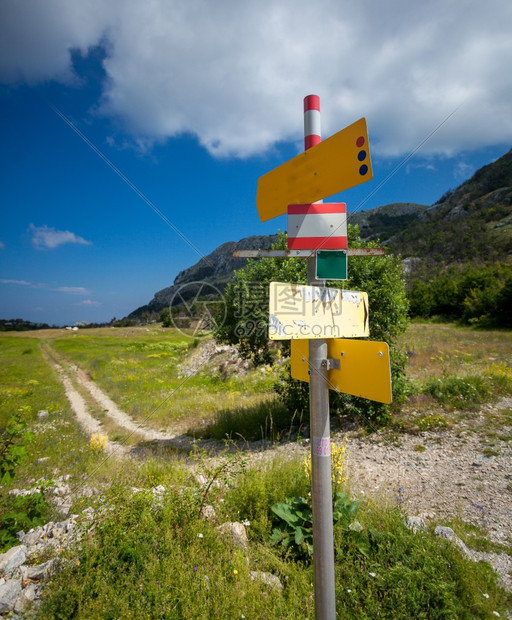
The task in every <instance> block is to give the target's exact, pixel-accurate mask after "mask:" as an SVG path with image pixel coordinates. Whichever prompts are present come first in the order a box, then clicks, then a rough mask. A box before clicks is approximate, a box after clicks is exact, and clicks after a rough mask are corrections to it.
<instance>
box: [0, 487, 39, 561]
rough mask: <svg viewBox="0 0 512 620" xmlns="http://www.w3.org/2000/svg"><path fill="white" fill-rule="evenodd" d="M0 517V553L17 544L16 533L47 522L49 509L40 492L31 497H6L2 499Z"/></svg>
mask: <svg viewBox="0 0 512 620" xmlns="http://www.w3.org/2000/svg"><path fill="white" fill-rule="evenodd" d="M2 504H3V505H2V510H1V513H2V514H1V516H0V553H1V552H3V551H6V550H7V549H10V548H11V547H13V546H15V545H17V544H19V542H18V537H17V533H18V532H19V531H20V530H23V531H24V532H27V531H28V530H30V529H31V528H34V527H38V526H39V525H43V524H44V523H46V522H47V521H48V518H49V516H50V508H49V506H48V503H47V502H46V499H45V497H44V495H43V493H41V492H37V493H32V494H31V495H25V496H16V497H14V499H13V498H12V496H8V497H7V498H4V499H3V502H2Z"/></svg>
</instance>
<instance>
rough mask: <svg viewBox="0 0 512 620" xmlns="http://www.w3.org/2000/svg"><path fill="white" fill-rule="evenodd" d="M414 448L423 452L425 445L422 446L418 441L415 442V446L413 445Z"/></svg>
mask: <svg viewBox="0 0 512 620" xmlns="http://www.w3.org/2000/svg"><path fill="white" fill-rule="evenodd" d="M414 450H415V451H416V452H425V450H426V448H425V446H424V445H422V444H420V443H419V444H417V445H415V446H414Z"/></svg>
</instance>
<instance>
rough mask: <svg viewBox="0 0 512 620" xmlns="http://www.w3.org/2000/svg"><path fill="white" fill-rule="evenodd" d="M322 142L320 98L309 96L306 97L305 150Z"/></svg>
mask: <svg viewBox="0 0 512 620" xmlns="http://www.w3.org/2000/svg"><path fill="white" fill-rule="evenodd" d="M321 141H322V130H321V125H320V97H319V96H318V95H308V96H307V97H304V150H305V151H307V150H308V149H310V148H311V147H312V146H315V145H317V144H318V143H319V142H321Z"/></svg>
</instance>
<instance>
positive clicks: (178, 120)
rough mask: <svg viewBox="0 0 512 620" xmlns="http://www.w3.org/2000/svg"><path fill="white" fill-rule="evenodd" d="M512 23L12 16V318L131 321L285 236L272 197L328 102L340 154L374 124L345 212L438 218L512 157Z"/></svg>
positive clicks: (8, 143)
mask: <svg viewBox="0 0 512 620" xmlns="http://www.w3.org/2000/svg"><path fill="white" fill-rule="evenodd" d="M511 23H512V4H511V3H510V2H509V1H508V0H503V1H502V0H488V2H487V3H481V2H476V1H471V0H467V1H466V0H459V1H458V2H448V1H447V0H432V2H429V3H417V2H411V1H410V0H390V1H389V2H386V3H382V2H381V1H380V0H367V1H366V2H352V1H349V0H346V1H343V2H341V1H339V0H317V1H316V2H314V3H311V2H305V1H303V0H293V1H292V0H272V1H271V0H260V1H259V2H252V1H247V2H240V1H239V0H238V1H236V0H218V1H216V2H212V1H211V0H210V1H208V0H188V1H187V2H184V1H180V2H178V1H176V0H152V1H151V2H147V3H141V2H140V0H137V1H135V0H122V1H121V0H111V1H110V2H108V3H105V2H102V1H100V0H81V2H80V3H73V2H69V1H68V0H46V1H45V2H41V1H36V0H26V1H25V2H18V1H16V0H2V2H1V3H0V170H1V172H0V174H1V179H0V180H1V182H0V205H1V211H0V318H5V319H8V318H17V317H20V318H24V319H27V320H31V321H43V322H48V323H55V324H65V323H73V322H76V321H81V320H89V321H94V322H98V321H108V320H110V319H111V318H112V317H114V316H116V317H118V318H120V317H123V316H126V315H127V314H128V313H129V312H131V311H132V310H134V309H135V308H137V307H138V306H140V305H143V304H145V303H147V302H149V300H150V299H151V298H152V297H153V294H154V293H155V292H156V291H158V290H160V289H162V288H164V287H166V286H169V285H170V284H172V282H173V280H174V278H175V277H176V275H177V274H178V273H179V271H181V270H182V269H185V268H187V267H189V266H191V265H192V264H194V263H195V262H197V260H199V259H200V258H201V256H203V255H206V254H208V253H209V252H211V251H212V250H213V249H215V248H216V247H217V246H218V245H220V244H221V243H223V242H225V241H230V240H235V241H236V240H239V239H241V238H243V237H245V236H249V235H256V234H270V233H274V232H276V231H277V230H278V229H279V228H280V229H283V230H284V229H286V217H285V216H282V217H279V218H275V219H273V220H270V221H267V222H265V223H261V222H260V221H259V218H258V214H257V210H256V205H255V198H256V187H257V182H258V178H259V177H260V176H261V175H263V174H265V173H266V172H268V171H269V170H271V169H273V168H275V167H276V166H278V165H279V164H281V163H283V162H284V161H286V160H288V159H290V158H291V157H293V156H295V155H296V154H297V153H299V152H300V151H301V150H302V149H303V115H302V105H303V98H304V97H305V96H306V95H308V94H311V93H315V94H318V95H319V96H320V98H321V105H322V133H323V136H324V138H326V137H328V136H329V135H332V134H333V133H336V132H337V131H339V130H340V129H342V128H343V127H345V126H347V125H349V124H351V123H352V122H354V121H355V120H357V119H358V118H360V117H361V116H365V117H366V119H367V123H368V130H369V137H370V150H371V153H372V163H373V171H374V178H373V180H372V181H370V182H368V183H365V184H363V185H360V186H358V187H356V188H353V189H351V190H348V191H346V192H344V193H343V194H341V195H338V196H334V197H326V198H328V200H332V201H335V200H343V201H345V202H347V206H348V212H349V214H350V212H351V210H352V211H353V210H356V209H360V208H373V207H376V206H379V205H384V204H388V203H390V202H401V201H404V202H419V203H423V204H432V203H434V202H435V201H436V200H437V199H438V198H439V197H440V196H441V195H442V194H443V193H444V192H445V191H447V190H448V189H451V188H455V187H456V186H458V185H459V184H460V183H461V182H462V181H464V180H465V179H467V178H469V177H470V176H471V175H472V174H473V172H475V170H477V169H478V168H479V167H481V166H482V165H485V164H487V163H489V162H491V161H493V160H494V159H496V158H497V157H499V156H501V155H503V154H504V153H505V152H507V151H508V150H509V149H510V147H511V146H512V109H511V108H512V106H511V101H512V72H511V71H510V65H511V61H512V38H511V37H510V24H511ZM427 138H428V139H427ZM395 170H396V172H395V173H394V174H392V173H393V171H395ZM390 175H391V176H390ZM388 177H390V178H389V179H388V180H387V181H386V182H385V183H384V184H383V182H384V181H385V179H387V178H388ZM160 214H161V215H163V216H164V217H163V218H162V217H161V215H160ZM165 220H167V221H165ZM169 222H170V223H171V224H172V226H170V225H169ZM177 231H179V232H177Z"/></svg>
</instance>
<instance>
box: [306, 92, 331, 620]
mask: <svg viewBox="0 0 512 620" xmlns="http://www.w3.org/2000/svg"><path fill="white" fill-rule="evenodd" d="M320 136H321V132H320V99H319V97H318V96H316V95H309V96H308V97H306V98H305V99H304V145H305V149H306V150H307V149H308V148H311V147H312V146H315V145H316V144H318V142H320V141H321V137H320ZM308 284H309V285H312V286H325V282H324V281H323V280H317V279H316V256H315V255H313V256H311V257H310V258H308ZM327 358H328V356H327V341H326V340H315V339H312V340H309V364H310V370H311V375H310V383H309V415H310V428H311V431H310V436H311V495H312V502H313V564H314V575H315V577H314V585H315V617H316V618H317V620H335V618H336V595H335V585H334V584H335V581H334V534H333V523H332V484H331V436H330V426H329V387H328V370H327V363H328V362H327Z"/></svg>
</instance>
